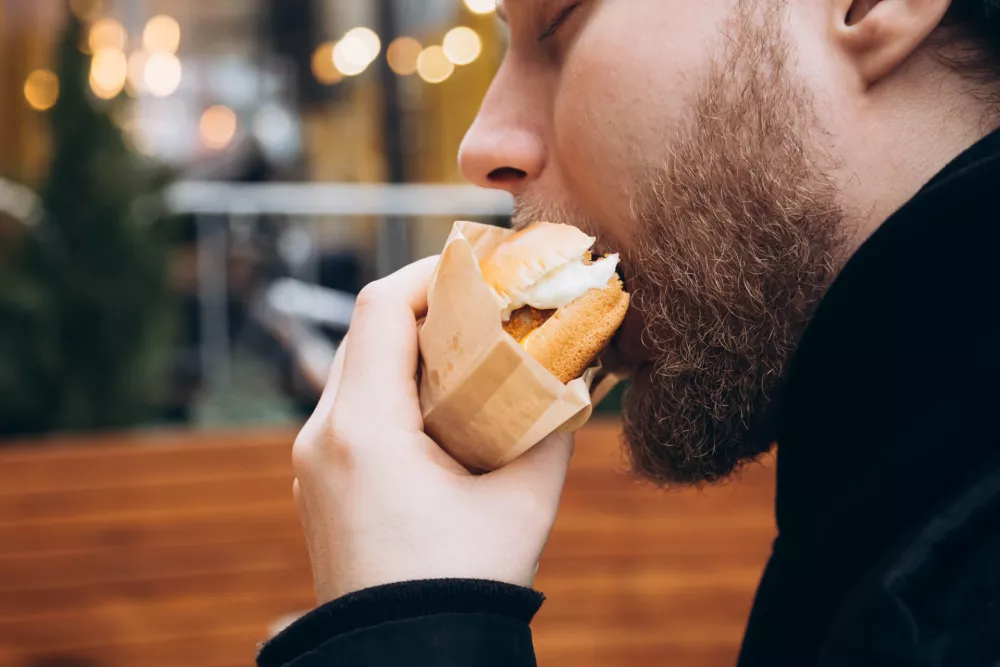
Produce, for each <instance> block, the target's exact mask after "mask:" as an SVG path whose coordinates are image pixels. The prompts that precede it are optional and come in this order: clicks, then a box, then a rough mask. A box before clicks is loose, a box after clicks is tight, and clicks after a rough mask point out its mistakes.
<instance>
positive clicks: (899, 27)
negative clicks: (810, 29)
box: [831, 0, 951, 87]
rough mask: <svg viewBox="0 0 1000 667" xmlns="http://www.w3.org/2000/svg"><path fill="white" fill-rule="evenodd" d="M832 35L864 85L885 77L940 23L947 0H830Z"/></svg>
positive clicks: (866, 85) (946, 8)
mask: <svg viewBox="0 0 1000 667" xmlns="http://www.w3.org/2000/svg"><path fill="white" fill-rule="evenodd" d="M831 4H832V5H833V6H834V11H835V12H836V14H835V16H834V17H833V18H834V21H835V23H834V39H836V40H837V42H838V43H839V44H840V45H841V47H842V48H843V51H844V53H846V54H847V56H848V58H850V59H851V61H852V62H853V63H854V65H855V67H856V69H857V71H858V74H859V75H860V77H861V79H862V81H863V83H864V85H865V87H868V86H871V85H873V84H875V83H876V82H878V81H879V80H881V79H883V78H885V77H887V76H888V75H889V74H891V73H892V72H893V70H895V69H896V68H897V67H899V65H900V64H901V63H902V62H903V61H904V60H906V59H907V58H908V57H909V56H910V55H911V54H912V53H913V52H914V51H916V50H917V48H918V47H919V46H920V45H921V44H922V43H923V42H924V40H925V39H927V37H928V36H929V35H930V34H931V33H932V32H933V31H934V29H935V28H937V27H938V25H939V24H940V23H941V19H943V18H944V15H945V14H946V13H947V11H948V7H949V6H950V5H951V0H834V1H833V2H832V3H831Z"/></svg>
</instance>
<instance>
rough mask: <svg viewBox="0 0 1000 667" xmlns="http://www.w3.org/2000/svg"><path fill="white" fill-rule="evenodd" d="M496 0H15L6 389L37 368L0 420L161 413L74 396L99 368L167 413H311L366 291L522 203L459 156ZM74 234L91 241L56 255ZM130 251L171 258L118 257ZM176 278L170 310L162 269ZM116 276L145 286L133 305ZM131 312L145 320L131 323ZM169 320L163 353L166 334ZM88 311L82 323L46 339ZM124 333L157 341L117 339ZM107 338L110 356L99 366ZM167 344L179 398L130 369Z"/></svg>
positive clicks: (3, 228) (1, 185) (146, 363)
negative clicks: (476, 175)
mask: <svg viewBox="0 0 1000 667" xmlns="http://www.w3.org/2000/svg"><path fill="white" fill-rule="evenodd" d="M494 10H495V7H494V2H493V0H426V1H422V2H411V1H410V0H377V1H376V0H212V1H211V2H205V1H204V0H36V1H34V2H31V3H27V2H23V1H22V0H0V95H2V99H4V100H6V101H7V103H5V104H3V105H0V250H2V249H3V248H7V249H8V251H6V252H5V251H0V317H5V318H6V319H7V320H8V321H9V322H17V323H18V325H17V326H16V327H12V328H10V329H9V330H7V331H0V335H6V336H8V338H4V339H3V341H0V342H2V343H3V345H4V346H6V348H7V351H6V356H4V355H0V394H4V392H5V391H6V392H7V393H11V394H12V393H14V392H18V391H21V390H20V389H18V387H19V386H20V385H19V383H20V382H21V380H20V378H22V377H24V376H25V375H28V376H31V377H38V378H41V379H39V381H38V382H37V383H35V385H33V386H32V390H31V391H24V392H22V393H23V394H24V396H25V397H26V398H23V401H22V402H23V403H24V405H25V406H28V408H30V409H28V408H24V410H22V412H24V413H25V414H27V415H28V416H25V414H17V411H18V410H21V408H11V411H12V413H13V419H14V421H15V422H17V421H18V420H20V422H21V423H22V424H31V425H32V426H30V427H23V426H22V427H18V426H16V425H15V426H14V427H11V426H10V424H4V423H2V422H3V421H4V419H5V418H6V419H7V420H8V421H10V420H11V416H10V415H8V414H7V413H2V414H0V434H3V433H5V432H14V433H18V432H22V431H23V430H24V428H27V429H28V430H29V431H35V430H39V429H41V430H49V429H63V428H67V429H70V430H73V429H76V428H84V429H89V428H92V427H95V428H107V427H113V426H115V425H116V424H119V423H121V425H127V424H134V423H148V421H149V419H150V417H148V416H143V417H140V416H138V414H137V413H136V414H132V413H130V412H129V411H128V410H124V411H123V412H124V416H122V415H118V416H115V417H114V418H112V417H109V416H108V415H103V414H101V415H97V416H95V415H92V414H90V412H95V411H96V412H101V410H100V409H99V408H98V407H97V406H95V407H93V408H88V407H80V406H81V405H84V406H85V405H87V404H88V403H95V404H96V403H98V401H97V400H96V398H94V396H92V394H93V392H92V391H91V387H92V386H94V385H95V384H100V383H102V382H104V383H105V384H108V385H109V386H110V385H114V386H115V387H117V389H114V388H111V389H108V390H107V391H108V392H109V393H108V394H107V398H106V399H105V400H104V401H103V402H102V403H103V404H118V403H121V402H123V401H124V399H125V398H126V397H130V396H132V395H134V394H135V393H136V392H135V391H133V390H132V389H129V387H131V386H132V384H135V383H138V384H140V385H142V386H145V387H147V388H149V393H150V394H152V393H157V394H158V396H157V399H156V400H157V401H158V403H157V405H158V406H159V407H158V408H157V410H155V415H156V416H155V417H154V418H152V419H153V421H154V422H156V421H162V420H164V419H166V420H168V421H172V422H173V421H180V422H182V423H195V424H211V423H223V424H227V423H234V422H245V421H253V422H261V421H263V422H266V423H270V422H273V421H282V420H285V419H298V418H301V415H302V414H303V413H305V412H307V411H308V410H309V409H310V407H311V405H312V404H313V403H314V401H315V399H316V396H317V387H316V385H317V383H321V382H322V374H323V369H324V368H325V366H326V364H328V362H329V358H330V356H331V355H332V352H333V350H334V349H335V347H336V345H337V343H338V341H339V339H340V337H341V336H342V335H343V333H344V330H345V329H346V321H347V319H348V318H349V315H350V305H351V303H352V302H351V298H352V295H353V294H356V293H357V291H358V290H359V289H360V287H361V286H362V285H363V284H365V283H366V282H368V281H370V280H372V279H374V278H377V277H379V276H380V275H384V274H385V273H387V272H389V271H391V270H393V269H395V268H397V267H399V266H401V265H402V264H405V263H407V262H409V261H412V260H414V259H416V258H419V257H424V256H427V255H430V254H434V253H436V252H438V251H439V250H440V248H441V247H442V245H443V243H444V240H445V238H446V237H447V234H448V232H449V230H450V228H451V226H452V223H453V221H454V220H455V219H456V218H459V217H463V218H469V219H479V220H481V221H485V222H494V223H499V224H502V223H503V222H504V220H505V215H506V214H507V213H508V212H509V210H510V202H509V198H505V196H502V197H498V196H496V193H492V194H491V193H487V192H485V191H474V190H476V189H474V188H471V187H468V186H461V185H460V183H461V181H462V178H461V174H460V173H459V169H458V164H457V153H458V148H459V144H460V142H461V139H462V137H463V135H464V133H465V131H466V129H467V128H468V126H469V124H470V123H471V122H472V120H473V118H474V117H475V114H476V111H477V109H478V106H479V104H480V102H481V100H482V97H483V95H484V94H485V92H486V90H487V88H488V86H489V83H490V80H491V78H492V76H493V75H494V73H495V71H496V69H497V67H498V66H499V63H500V60H501V58H502V55H503V52H504V48H505V45H504V39H505V33H504V30H503V28H502V27H501V25H500V24H499V22H498V21H497V20H496V17H495V13H494ZM74 31H79V35H78V36H77V37H73V38H72V40H73V44H68V42H67V40H68V39H70V38H69V37H68V35H75V34H76V33H75V32H74ZM77 61H79V62H77ZM77 73H78V74H77ZM67 76H68V77H70V78H71V79H72V80H65V78H66V77H67ZM126 154H127V155H126ZM126 163H127V164H128V165H129V166H123V165H126ZM114 165H117V166H114ZM74 174H75V175H74ZM139 175H142V178H141V179H139V180H141V181H142V185H141V187H140V185H139V184H138V183H135V184H132V185H135V187H133V189H132V190H130V191H129V190H128V187H130V186H128V184H130V183H131V182H132V181H133V180H135V179H136V178H138V176H139ZM60 179H61V180H60ZM417 184H421V185H417ZM433 184H438V185H439V186H441V187H442V188H443V189H438V190H435V189H433ZM366 186H370V187H369V189H364V188H365V187H366ZM428 186H431V189H428ZM452 186H454V187H458V188H463V187H464V188H466V189H458V190H456V189H454V187H452ZM120 188H123V190H122V192H119V189H120ZM448 188H451V189H448ZM161 195H162V197H161ZM153 204H156V205H155V206H154V205H153ZM157 206H159V208H158V207H157ZM40 220H41V221H43V222H42V224H41V225H39V224H37V223H38V221H40ZM161 227H162V228H163V229H161ZM154 229H155V230H156V231H155V232H154V231H151V230H154ZM136 230H140V231H138V232H137V231H136ZM143 230H144V231H143ZM53 232H54V233H53ZM74 235H76V236H79V238H80V239H81V241H82V243H83V244H82V245H80V244H77V246H76V249H75V250H74V251H72V252H68V253H67V252H65V251H66V250H67V248H66V247H61V248H56V249H57V250H58V252H54V251H53V247H52V244H53V243H54V242H55V243H56V245H57V246H58V243H60V242H64V241H65V240H66V239H67V238H73V237H74ZM164 239H167V240H168V242H169V248H166V249H164V248H161V247H160V244H161V243H162V242H163V240H164ZM134 243H139V244H140V245H142V247H143V250H142V252H141V256H142V257H146V256H147V254H146V253H147V251H148V253H150V254H148V257H158V256H159V255H160V254H163V255H164V256H165V258H166V260H165V261H166V265H165V268H164V269H163V270H162V271H161V270H160V269H159V268H158V267H156V266H151V265H149V264H148V262H150V261H153V260H152V259H150V260H146V259H140V258H139V254H136V256H135V257H132V258H131V260H130V261H126V260H127V257H124V256H122V255H121V254H119V255H115V254H114V252H115V251H113V250H111V249H112V248H117V247H132V246H130V245H129V244H134ZM143 244H144V245H143ZM135 247H139V246H135ZM17 248H20V249H21V250H22V252H21V255H22V257H21V260H18V261H20V262H21V263H20V264H18V261H14V260H11V259H9V258H10V257H14V256H15V250H11V249H17ZM25 248H28V250H27V251H25V250H24V249H25ZM119 252H121V251H119ZM135 253H138V251H128V252H127V253H126V254H127V255H128V254H135ZM99 254H100V255H104V254H106V255H107V256H108V258H109V259H108V260H107V261H106V262H104V263H103V265H102V264H95V262H94V261H93V258H94V257H96V256H97V255H99ZM5 257H7V258H8V259H5ZM24 257H35V258H36V259H38V261H36V262H35V263H34V264H31V263H30V262H28V264H25V263H24V261H22V260H24ZM54 257H62V258H63V259H62V260H59V261H62V262H63V264H59V265H58V266H57V265H56V264H53V263H52V262H54V261H56V260H54V259H53V258H54ZM39 258H40V259H39ZM46 262H48V263H46ZM143 262H147V263H146V264H144V263H143ZM11 266H13V272H11V271H7V269H8V268H10V267H11ZM5 271H6V273H5ZM19 272H20V273H19ZM163 272H165V274H166V275H167V276H168V282H169V285H168V288H169V291H170V293H171V294H172V297H171V299H172V300H171V302H170V309H169V310H170V312H169V313H167V312H166V310H167V307H166V305H165V304H161V301H162V299H161V298H160V296H161V295H160V294H159V289H160V288H159V286H158V284H156V281H155V280H152V278H150V276H156V275H159V273H163ZM50 275H58V276H60V277H59V278H58V280H50V279H49V278H48V276H50ZM11 276H13V278H12V277H11ZM150 281H152V282H150ZM101 285H104V286H119V287H121V289H122V290H124V287H122V286H129V287H132V288H133V290H132V292H129V293H127V294H126V296H127V299H125V297H123V296H122V295H120V294H117V292H115V289H111V288H110V287H100V286H101ZM79 286H85V287H86V289H87V292H86V298H85V299H83V301H81V302H79V303H78V298H79V294H78V292H79V291H80V289H78V288H79ZM142 286H146V287H148V294H144V293H140V292H139V290H140V287H142ZM116 289H117V288H116ZM126 291H127V290H126ZM147 302H148V303H149V304H150V306H149V307H148V308H147V307H146V305H145V304H146V303H147ZM331 303H332V304H333V305H330V304H331ZM67 304H71V305H72V306H73V307H72V308H68V307H67ZM129 304H133V305H129ZM153 304H157V305H156V306H155V307H154V305H153ZM160 305H162V306H163V307H162V308H161V307H160ZM275 308H277V309H278V310H279V311H281V312H273V311H274V310H275ZM323 308H330V309H332V314H327V316H317V315H316V313H317V311H318V310H321V309H323ZM122 309H124V311H123V310H122ZM283 309H284V310H283ZM146 311H148V312H146ZM286 311H287V312H286ZM121 312H127V313H129V312H130V313H132V315H133V317H132V319H131V320H129V324H128V327H132V329H130V331H132V330H134V331H133V333H131V334H124V333H120V331H121V329H122V325H121V324H120V323H118V322H117V320H116V318H118V317H120V313H121ZM71 314H72V315H71ZM168 315H169V317H168ZM74 318H75V319H74ZM125 319H126V320H127V319H128V318H127V317H126V318H125ZM168 321H169V322H171V323H172V324H171V327H172V328H171V329H170V331H171V332H172V335H173V336H174V339H175V340H174V343H173V344H172V348H171V349H170V350H165V349H163V347H162V343H159V342H158V343H155V344H154V343H153V342H152V339H153V338H157V339H159V338H163V334H162V332H163V331H164V330H165V326H166V325H165V324H164V323H165V322H168ZM91 324H95V326H94V327H93V328H94V329H95V333H93V335H92V337H91V338H90V339H86V338H84V339H80V340H78V339H77V337H68V338H65V339H63V338H59V337H57V339H58V340H56V341H55V342H52V343H51V346H50V347H51V348H52V349H49V348H45V347H43V346H42V345H41V343H39V342H38V341H47V340H48V339H47V338H46V336H47V335H50V334H52V332H53V330H55V329H58V330H66V329H67V328H69V329H74V328H83V329H84V330H85V331H90V328H91V327H90V325H91ZM102 327H104V329H102ZM128 327H126V328H128ZM102 330H103V331H105V332H106V333H104V334H99V333H96V331H102ZM116 331H117V332H119V333H118V334H114V332H116ZM107 332H112V333H107ZM113 334H114V335H113ZM154 334H155V335H154ZM115 335H120V336H121V337H122V340H123V341H126V342H128V341H132V340H134V339H136V338H140V339H142V340H143V344H144V345H146V347H145V348H142V349H139V346H137V348H136V349H134V350H130V351H129V352H128V353H127V354H126V352H125V351H122V352H121V354H118V351H119V348H120V347H121V343H116V342H114V341H115ZM147 338H149V339H150V341H148V344H147V341H146V339H147ZM86 340H89V342H86ZM46 344H48V343H46ZM15 350H16V351H15ZM102 354H103V355H104V356H103V358H106V359H107V362H106V365H107V366H113V367H114V368H113V369H111V370H107V371H105V370H102V368H101V367H100V365H99V364H97V362H95V361H88V359H91V358H102V357H101V355H102ZM129 354H131V355H132V356H128V355H129ZM95 355H96V357H95ZM156 359H159V360H161V361H160V362H157V363H159V364H160V367H161V368H162V370H161V372H160V376H161V377H162V376H163V374H166V376H168V377H169V381H168V382H167V384H168V385H169V387H168V388H167V389H166V390H160V389H159V388H158V387H155V386H153V387H151V388H150V383H153V384H154V385H155V382H153V381H152V380H150V379H148V378H147V379H144V380H142V382H140V381H139V380H138V379H137V378H132V377H130V376H129V373H130V372H131V371H130V370H129V369H130V368H143V369H146V368H147V367H151V366H152V364H153V363H154V360H156ZM163 359H166V360H167V361H165V362H164V361H162V360H163ZM53 360H55V361H53ZM74 364H75V366H74ZM76 366H80V368H77V369H76V370H73V369H74V368H76ZM81 369H82V370H81ZM119 376H120V377H119ZM70 377H75V380H74V382H76V385H73V382H71V381H70V380H68V379H67V378H70ZM107 377H116V378H118V380H117V382H118V384H117V385H115V383H114V382H109V381H107ZM130 383H132V384H130ZM161 384H162V381H161ZM47 387H55V388H56V390H55V393H56V394H59V392H60V391H64V392H65V394H66V395H65V396H62V397H57V398H55V399H52V398H51V395H52V394H53V391H52V390H51V389H49V388H47ZM154 389H155V391H154ZM115 392H118V393H115ZM140 393H141V392H140ZM162 394H166V395H167V396H166V398H164V397H163V396H162ZM36 397H37V400H36ZM150 400H152V399H150ZM5 402H6V403H7V404H8V405H13V404H14V402H13V401H5ZM36 403H37V404H38V405H36ZM41 403H45V405H41ZM50 403H51V405H49V404H50ZM88 411H89V412H88ZM29 413H30V414H29ZM67 415H70V416H67Z"/></svg>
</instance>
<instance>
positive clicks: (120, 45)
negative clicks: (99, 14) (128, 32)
mask: <svg viewBox="0 0 1000 667" xmlns="http://www.w3.org/2000/svg"><path fill="white" fill-rule="evenodd" d="M87 43H88V45H89V46H90V52H91V53H94V54H96V53H97V52H98V51H102V50H105V49H115V50H117V51H124V50H125V28H124V27H123V26H122V24H121V23H119V22H118V21H116V20H114V19H101V20H100V21H98V22H96V23H95V24H94V25H92V26H90V33H89V37H88V40H87Z"/></svg>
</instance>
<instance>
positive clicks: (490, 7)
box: [465, 0, 497, 14]
mask: <svg viewBox="0 0 1000 667" xmlns="http://www.w3.org/2000/svg"><path fill="white" fill-rule="evenodd" d="M465 6H466V7H468V8H469V11H470V12H472V13H473V14H489V13H490V12H493V11H496V8H497V0H465Z"/></svg>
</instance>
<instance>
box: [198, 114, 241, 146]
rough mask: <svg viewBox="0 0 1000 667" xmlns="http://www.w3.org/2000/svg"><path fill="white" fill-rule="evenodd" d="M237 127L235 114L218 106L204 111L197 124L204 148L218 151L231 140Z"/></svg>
mask: <svg viewBox="0 0 1000 667" xmlns="http://www.w3.org/2000/svg"><path fill="white" fill-rule="evenodd" d="M237 126H238V122H237V119H236V112H234V111H233V110H232V109H230V108H229V107H227V106H223V105H221V104H220V105H218V106H214V107H210V108H208V109H205V113H203V114H202V115H201V122H199V123H198V133H199V134H200V135H201V140H202V142H203V143H204V144H205V146H207V147H208V148H211V149H212V150H217V151H218V150H222V149H223V148H225V147H226V146H228V145H229V142H231V141H232V140H233V137H235V136H236V128H237Z"/></svg>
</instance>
